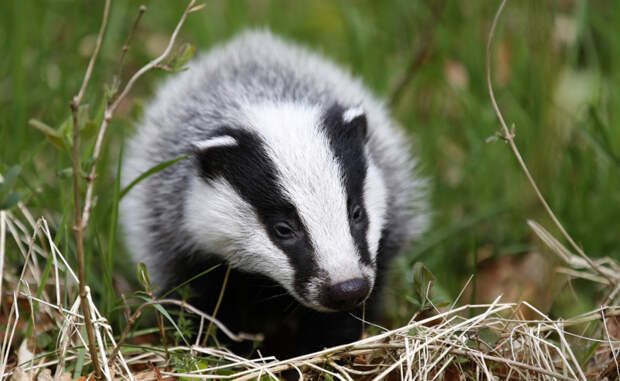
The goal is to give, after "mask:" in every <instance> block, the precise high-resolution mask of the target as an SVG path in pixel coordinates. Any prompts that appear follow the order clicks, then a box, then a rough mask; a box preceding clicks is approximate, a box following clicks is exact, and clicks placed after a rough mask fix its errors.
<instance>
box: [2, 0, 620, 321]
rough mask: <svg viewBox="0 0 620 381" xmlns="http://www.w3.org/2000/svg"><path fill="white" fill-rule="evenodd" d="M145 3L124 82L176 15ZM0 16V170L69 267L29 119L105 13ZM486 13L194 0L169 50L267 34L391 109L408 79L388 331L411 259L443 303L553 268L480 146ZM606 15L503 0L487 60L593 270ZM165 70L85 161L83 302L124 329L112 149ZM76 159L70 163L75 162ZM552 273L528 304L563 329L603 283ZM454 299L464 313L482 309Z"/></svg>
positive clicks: (617, 138) (489, 119)
mask: <svg viewBox="0 0 620 381" xmlns="http://www.w3.org/2000/svg"><path fill="white" fill-rule="evenodd" d="M147 6H148V8H149V9H148V11H147V12H146V13H145V15H144V16H143V18H142V20H141V23H140V27H139V28H138V30H137V33H136V35H135V36H134V43H133V44H132V46H131V49H130V51H129V53H128V55H127V57H126V66H125V69H124V72H125V73H126V75H125V76H124V79H125V80H127V78H128V75H129V74H130V73H132V72H134V71H135V70H136V69H137V68H139V67H140V66H141V65H142V64H144V63H145V62H146V61H148V60H149V59H152V58H153V57H155V55H156V54H158V53H159V52H160V51H161V50H162V49H163V47H164V45H165V43H166V40H167V38H168V37H169V34H170V31H171V30H172V28H173V27H174V25H175V23H176V21H177V20H178V17H179V16H180V13H181V12H182V7H183V5H181V4H179V3H177V2H153V3H148V4H147ZM1 7H2V9H3V12H0V48H1V49H2V51H3V52H8V54H5V55H4V58H2V59H0V173H2V174H3V175H6V174H7V173H9V172H10V170H11V168H14V167H15V166H17V165H18V166H19V167H20V168H21V170H20V171H19V174H18V175H17V177H16V183H15V186H14V187H12V189H11V192H16V193H17V194H19V195H20V196H21V199H22V200H23V201H25V202H26V205H27V206H28V208H29V210H30V211H31V212H32V214H33V215H34V216H36V217H38V216H45V217H46V219H47V222H48V224H49V226H50V233H51V238H52V239H53V241H54V242H55V243H56V244H57V245H58V247H59V248H60V251H61V252H62V253H63V254H64V255H65V256H66V257H67V260H68V262H69V264H70V265H71V266H74V265H75V263H76V262H77V260H76V254H75V253H76V250H75V244H74V241H73V235H72V229H71V224H72V221H73V217H72V216H73V212H72V210H73V197H72V184H71V176H70V167H71V160H70V156H69V155H68V154H67V153H65V152H63V151H62V150H59V149H57V148H56V147H55V146H54V145H52V144H50V142H49V141H48V140H47V139H46V138H45V136H44V134H42V133H41V132H40V131H39V130H37V129H35V128H32V127H30V126H29V125H28V120H29V119H31V118H36V119H37V120H39V121H42V122H44V123H46V124H48V125H49V126H51V127H53V128H56V127H58V126H61V125H63V123H64V124H65V125H67V124H66V123H65V121H67V120H69V117H70V109H69V105H68V102H69V100H70V99H71V98H72V97H73V96H74V95H75V93H76V92H77V90H78V89H79V86H80V83H81V80H82V78H83V75H84V70H85V67H86V65H87V62H88V59H89V55H90V52H91V50H92V48H93V45H94V40H95V36H96V33H97V28H98V25H99V23H100V18H101V10H102V9H100V8H102V5H99V4H97V6H93V4H91V3H84V2H74V1H67V0H61V1H44V0H24V1H13V2H8V3H7V4H3V5H2V6H1ZM138 7H139V3H138V2H135V1H118V2H114V3H113V5H112V9H111V14H110V20H109V28H108V30H107V33H106V36H105V40H104V44H103V46H102V51H101V55H100V61H99V63H98V65H97V66H96V67H95V71H94V73H93V79H92V81H91V84H90V86H89V88H88V89H87V92H86V96H85V99H84V101H83V103H84V104H88V105H89V110H88V111H89V113H90V115H91V117H92V119H94V120H96V119H97V118H99V117H100V115H99V111H98V110H99V109H100V105H101V104H102V102H104V94H105V92H104V86H105V85H107V86H110V85H111V84H112V77H113V75H114V74H115V73H116V71H117V64H118V61H119V58H120V52H121V48H122V45H123V43H124V41H125V39H126V36H127V34H128V33H129V30H130V28H131V25H132V22H133V19H134V18H135V16H136V14H137V9H138ZM496 7H497V4H495V3H493V2H483V1H480V2H465V3H457V2H449V1H442V2H435V1H419V0H393V1H381V2H376V1H370V0H365V1H359V2H357V3H356V6H355V7H353V6H351V4H350V3H348V2H345V1H316V2H315V1H312V2H303V3H297V2H296V3H291V2H287V1H282V0H278V1H275V0H271V1H269V0H261V1H258V0H256V1H242V0H232V1H207V2H206V9H205V10H204V11H202V12H200V13H197V14H194V15H192V17H190V18H189V19H188V20H187V23H186V25H185V26H184V28H183V29H182V33H181V36H180V38H179V41H181V42H184V41H187V42H191V43H192V44H194V45H196V46H197V48H198V49H199V50H206V49H208V48H209V47H210V46H212V45H214V44H216V43H218V42H220V41H223V40H225V39H226V38H228V37H230V36H232V35H234V34H235V33H236V32H238V31H241V30H243V29H245V28H248V27H257V26H258V27H260V26H269V27H270V28H271V29H272V30H273V31H275V32H277V33H280V34H283V35H285V36H288V37H289V38H291V39H294V40H296V41H299V42H302V43H304V44H307V45H309V46H311V47H313V48H315V49H317V50H319V51H322V52H323V53H324V54H325V55H327V56H329V57H331V58H333V59H334V60H336V61H337V62H339V63H341V64H343V65H345V66H348V67H350V68H351V69H352V71H353V72H354V73H356V74H357V75H359V76H361V77H362V78H363V79H364V81H365V82H366V83H367V84H368V85H369V86H370V87H371V88H372V89H373V91H375V92H376V93H377V94H378V95H380V96H383V97H385V98H386V99H393V98H394V94H396V89H397V88H399V87H401V85H403V82H402V79H403V78H408V80H407V81H406V82H405V83H404V85H403V86H402V91H399V92H398V97H397V98H396V99H395V100H394V102H393V113H394V116H395V118H396V119H397V120H398V121H400V122H401V124H402V125H403V126H404V127H405V128H407V129H408V131H409V132H410V133H411V135H412V137H413V140H414V141H415V147H416V151H417V152H418V154H419V156H420V158H421V161H422V163H423V165H424V173H425V174H426V175H427V176H428V177H429V178H430V179H431V182H432V192H431V193H432V205H433V210H434V211H435V215H434V223H433V226H432V228H431V230H430V231H429V232H428V234H427V235H426V236H425V238H424V239H423V240H422V241H421V242H419V243H417V244H416V245H415V246H414V247H413V248H412V249H411V250H410V251H409V252H408V253H406V254H405V255H404V256H402V257H401V258H399V260H398V261H397V263H396V264H395V266H394V269H393V272H394V277H393V279H394V280H393V283H392V284H391V289H390V290H389V293H390V297H389V302H388V303H387V307H386V308H387V311H386V312H387V315H388V316H389V319H388V320H387V321H388V322H389V321H391V323H392V324H393V325H394V326H395V327H396V326H400V325H402V324H405V323H407V322H408V320H409V319H410V317H411V315H412V313H413V312H414V311H415V310H416V308H417V307H416V305H415V304H412V303H409V302H407V301H406V300H407V298H403V297H402V295H406V296H409V297H410V299H411V298H413V299H416V297H417V296H416V292H417V290H416V289H415V287H413V286H412V285H411V282H410V280H411V274H412V268H413V265H414V263H415V262H417V261H423V262H424V263H425V265H426V266H427V267H428V268H429V269H430V270H431V271H432V273H433V274H434V275H435V277H436V281H435V290H436V292H437V293H438V294H439V295H441V296H442V297H443V299H445V300H454V299H455V298H456V297H457V296H458V295H459V293H460V292H461V290H462V288H463V285H464V284H465V282H466V281H467V279H468V278H469V277H470V275H472V274H476V275H478V276H477V277H476V278H475V279H476V280H475V281H474V282H473V284H475V285H476V290H483V289H485V288H493V287H496V286H498V284H500V283H502V280H498V279H495V280H494V281H492V282H491V283H490V284H487V283H485V284H480V282H479V279H482V276H481V275H483V273H484V272H485V271H491V272H493V274H495V273H496V272H499V271H497V269H498V267H494V266H495V265H496V264H501V263H505V262H502V261H503V259H506V258H510V259H511V260H514V261H513V262H510V263H513V264H514V263H517V264H519V263H522V260H523V259H524V258H527V257H528V255H530V254H532V253H535V252H542V253H543V255H544V260H545V263H548V264H549V266H550V267H551V268H552V269H553V268H555V267H557V266H558V260H557V259H556V258H555V256H553V255H552V254H551V252H550V251H549V250H548V249H545V248H544V246H543V245H542V244H541V242H540V241H539V240H538V239H537V238H536V235H535V234H532V230H531V229H530V227H528V225H527V224H526V223H525V221H526V220H527V219H533V220H536V221H539V222H541V223H542V224H543V225H544V226H552V225H551V224H550V221H549V220H548V218H547V217H546V215H545V214H544V210H543V209H542V208H541V207H540V205H539V203H538V200H537V199H536V196H535V194H534V193H533V192H532V190H531V189H530V187H529V185H528V183H527V180H526V178H525V177H524V176H523V174H522V173H521V171H520V169H519V167H518V165H517V163H516V161H515V159H514V157H513V156H512V155H511V154H510V152H509V149H508V147H507V146H506V145H505V144H504V143H503V142H502V141H501V140H499V141H494V142H493V141H492V142H488V138H489V137H492V136H494V135H495V133H496V131H498V130H499V125H498V123H497V120H496V117H495V115H494V113H493V110H492V108H491V105H490V101H489V98H488V93H487V90H486V83H485V62H484V57H485V46H486V38H487V33H488V29H489V27H490V23H491V19H492V16H493V14H494V12H495V9H496ZM619 17H620V4H618V3H616V2H587V1H583V0H582V1H575V2H568V3H546V2H539V1H534V0H528V1H523V2H511V3H509V6H508V8H507V9H506V10H505V13H504V15H503V19H502V21H501V23H500V25H499V29H498V31H497V32H496V37H495V43H494V48H493V56H492V62H493V70H494V86H495V93H496V97H497V101H498V103H499V105H500V108H501V109H502V112H503V114H504V117H505V118H506V119H507V122H508V124H511V123H514V124H515V125H516V127H517V136H516V142H517V144H518V146H519V147H520V149H521V151H522V153H523V156H524V158H525V161H526V162H527V164H528V166H529V168H530V170H531V172H532V175H533V176H534V178H535V179H536V181H537V182H538V185H539V187H540V188H541V190H542V192H543V194H544V195H545V196H546V198H547V200H548V201H549V203H550V205H551V208H552V209H553V210H554V211H555V212H556V213H557V215H558V217H559V219H560V220H561V221H562V223H563V224H564V226H565V227H566V228H567V230H568V231H569V233H570V234H571V235H572V237H573V238H574V239H575V241H576V242H577V243H578V244H579V245H580V246H581V247H582V248H584V250H585V252H586V253H587V254H588V255H589V256H590V257H592V258H595V259H596V258H602V257H610V258H613V259H615V260H619V259H620V249H619V248H618V232H619V231H620V225H619V223H618V215H620V128H618V125H620V123H619V122H620V114H619V113H618V111H617V110H620V92H618V91H617V89H618V88H620V38H619V37H618V36H620V26H619V25H618V23H617V22H615V20H617V19H618V18H619ZM421 53H423V54H422V55H421ZM420 57H422V58H420ZM411 68H413V71H411ZM407 73H410V75H408V74H407ZM167 75H168V74H167V73H163V72H152V73H149V74H148V75H147V76H145V77H144V78H142V80H140V81H139V82H138V83H137V85H136V88H134V91H133V92H132V93H131V94H130V98H128V99H127V100H126V101H124V102H123V103H122V104H121V105H120V107H119V111H118V113H117V118H115V119H113V121H112V124H111V126H110V129H109V134H108V136H107V138H106V140H105V142H104V146H103V151H102V156H101V160H100V164H99V166H98V167H99V171H98V178H97V182H96V188H95V194H96V205H95V208H94V209H93V214H92V218H91V222H90V226H89V229H88V231H87V232H86V240H85V253H86V264H87V269H86V273H87V279H88V284H89V285H90V287H91V290H92V292H93V298H94V300H95V301H96V304H97V305H98V306H100V308H102V310H101V312H102V314H103V315H104V316H106V317H108V319H109V320H110V321H111V322H112V324H113V326H114V327H119V326H122V324H123V322H124V319H125V318H124V316H123V307H122V303H121V299H120V295H119V294H118V292H112V291H113V288H112V287H110V285H116V290H119V287H118V285H119V284H120V283H123V281H124V280H125V279H129V280H130V282H132V284H135V281H133V280H134V279H135V266H134V265H132V264H131V262H130V260H129V259H128V258H129V256H128V254H127V253H126V250H125V249H124V247H123V244H122V239H121V237H120V236H119V235H118V234H117V231H116V213H117V202H116V201H117V200H118V198H119V197H121V194H122V191H123V190H122V189H119V187H118V182H117V181H116V178H117V176H116V174H117V172H118V164H119V158H120V157H121V147H122V141H123V138H124V136H127V135H129V134H131V131H132V125H133V123H134V121H135V120H136V119H137V118H138V117H139V115H140V110H141V107H142V105H143V104H144V103H145V102H147V101H148V99H149V98H150V97H151V95H152V94H153V92H154V91H155V89H156V87H157V84H158V83H159V82H160V81H161V80H162V79H163V78H164V77H166V76H167ZM91 144H92V143H91ZM85 148H86V149H85V150H84V151H83V152H82V163H85V164H88V159H89V152H90V151H89V150H88V149H87V148H89V147H85ZM83 170H84V171H87V168H86V167H83ZM0 195H4V193H2V192H0ZM4 201H5V200H0V202H4ZM552 232H553V233H556V232H555V231H552ZM11 245H12V246H11ZM8 247H9V250H7V252H6V258H5V263H4V270H3V276H4V275H5V272H6V273H7V275H8V274H9V273H16V270H15V269H16V268H18V267H19V266H20V265H22V264H23V262H24V258H23V257H22V256H21V255H20V254H19V250H17V248H16V247H15V244H14V243H9V246H8ZM488 269H491V270H488ZM500 269H501V268H500ZM52 270H53V268H52V266H48V267H43V269H42V272H43V274H47V275H46V277H49V276H51V275H50V272H51V271H52ZM504 270H506V269H504ZM508 270H510V269H508ZM550 273H552V274H555V275H552V276H551V275H550V276H548V277H545V278H544V279H541V281H540V285H538V286H537V287H538V289H537V290H538V293H535V294H534V296H532V300H529V301H530V302H531V303H532V304H533V305H535V306H536V307H538V308H539V309H540V310H542V311H543V312H544V313H545V314H548V316H550V317H551V318H558V317H568V316H574V315H576V314H578V313H582V312H585V311H588V310H591V309H593V308H595V307H597V306H596V301H598V300H600V297H601V296H602V295H603V293H604V292H603V291H602V289H601V288H600V287H596V286H593V285H592V284H591V283H584V282H581V281H575V282H571V281H569V280H570V279H572V278H573V277H570V276H566V275H562V274H558V273H556V272H554V271H552V270H550V271H549V272H548V274H550ZM548 274H546V275H548ZM518 275H519V274H517V275H516V276H515V277H516V278H517V279H518ZM476 282H478V283H476ZM567 285H568V286H567ZM573 286H574V287H573ZM523 287H524V289H525V286H523ZM136 288H137V287H136V286H132V287H130V289H128V290H127V289H126V290H125V292H126V293H128V295H129V294H131V292H132V291H133V290H135V289H136ZM498 290H500V288H498ZM569 291H571V292H569ZM3 292H5V289H4V288H3ZM40 292H43V288H40ZM466 292H469V293H470V295H467V296H468V297H469V300H471V301H472V302H491V301H492V300H483V297H482V296H481V295H479V294H480V292H471V290H469V291H466ZM521 294H522V295H526V292H525V291H523V292H522V293H521ZM536 295H538V297H537V296H536ZM540 295H551V296H550V297H545V298H542V297H539V296H540ZM397 296H398V297H397ZM418 299H419V298H418ZM65 302H68V300H65ZM147 325H148V323H147ZM151 326H153V325H151ZM180 329H182V327H181V328H180ZM115 332H118V330H116V331H115Z"/></svg>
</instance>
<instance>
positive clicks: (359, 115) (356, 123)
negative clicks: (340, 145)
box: [342, 106, 368, 139]
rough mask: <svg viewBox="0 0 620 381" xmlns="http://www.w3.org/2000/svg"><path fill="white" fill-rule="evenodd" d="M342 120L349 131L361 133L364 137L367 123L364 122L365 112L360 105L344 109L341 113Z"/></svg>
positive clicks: (366, 132)
mask: <svg viewBox="0 0 620 381" xmlns="http://www.w3.org/2000/svg"><path fill="white" fill-rule="evenodd" d="M342 122H343V123H344V125H345V127H346V128H347V129H348V130H349V131H352V132H357V133H361V135H362V137H363V138H364V139H366V137H367V134H368V125H367V122H366V112H365V111H364V109H363V108H362V106H354V107H349V108H347V109H345V110H344V111H343V113H342Z"/></svg>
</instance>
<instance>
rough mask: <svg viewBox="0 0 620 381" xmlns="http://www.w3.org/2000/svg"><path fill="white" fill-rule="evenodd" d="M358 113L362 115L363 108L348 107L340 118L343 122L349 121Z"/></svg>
mask: <svg viewBox="0 0 620 381" xmlns="http://www.w3.org/2000/svg"><path fill="white" fill-rule="evenodd" d="M360 115H364V109H363V108H362V106H355V107H350V108H348V109H346V110H345V112H344V113H342V120H343V121H344V122H345V123H350V122H351V121H352V120H353V119H355V118H357V117H358V116H360Z"/></svg>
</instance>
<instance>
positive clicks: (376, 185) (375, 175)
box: [364, 160, 387, 259]
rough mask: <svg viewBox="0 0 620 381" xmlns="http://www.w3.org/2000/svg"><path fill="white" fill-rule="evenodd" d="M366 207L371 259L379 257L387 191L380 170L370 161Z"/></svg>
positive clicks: (366, 182)
mask: <svg viewBox="0 0 620 381" xmlns="http://www.w3.org/2000/svg"><path fill="white" fill-rule="evenodd" d="M364 195H365V200H364V202H365V207H366V213H367V214H368V231H367V232H366V240H367V242H368V250H369V251H370V255H371V258H373V259H375V258H376V257H377V251H378V249H379V240H380V239H381V231H382V230H383V224H384V223H385V215H386V212H387V189H386V187H385V182H384V181H383V177H382V176H381V173H380V172H379V169H378V168H377V167H376V166H375V164H374V163H373V162H372V161H370V160H369V161H368V169H367V170H366V181H365V182H364Z"/></svg>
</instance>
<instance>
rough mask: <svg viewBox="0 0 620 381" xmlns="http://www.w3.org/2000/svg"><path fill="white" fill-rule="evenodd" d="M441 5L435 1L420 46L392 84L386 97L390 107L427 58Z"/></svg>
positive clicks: (398, 98)
mask: <svg viewBox="0 0 620 381" xmlns="http://www.w3.org/2000/svg"><path fill="white" fill-rule="evenodd" d="M443 6H444V2H443V1H441V2H437V3H435V7H434V8H433V10H432V13H433V15H432V16H431V17H432V19H431V22H430V23H429V25H427V26H426V27H425V28H424V29H425V30H426V35H425V36H424V40H423V43H422V46H421V47H420V48H419V49H418V50H417V52H416V53H415V54H414V55H413V56H412V57H411V61H410V63H409V65H407V69H406V71H405V72H404V73H403V74H402V75H401V77H400V78H399V80H398V81H397V83H396V85H395V86H394V89H393V90H392V91H391V93H390V96H389V97H388V99H389V105H390V107H392V108H394V107H396V106H397V105H398V102H399V101H400V99H401V98H402V95H403V93H404V91H405V89H406V88H407V85H408V84H409V83H410V82H411V80H412V79H413V77H414V76H415V73H417V72H418V70H419V69H420V67H422V65H423V64H424V63H425V62H426V60H427V59H428V56H429V55H430V52H431V48H432V45H433V40H434V31H435V26H436V25H437V21H438V20H439V17H440V16H441V12H442V10H443Z"/></svg>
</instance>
